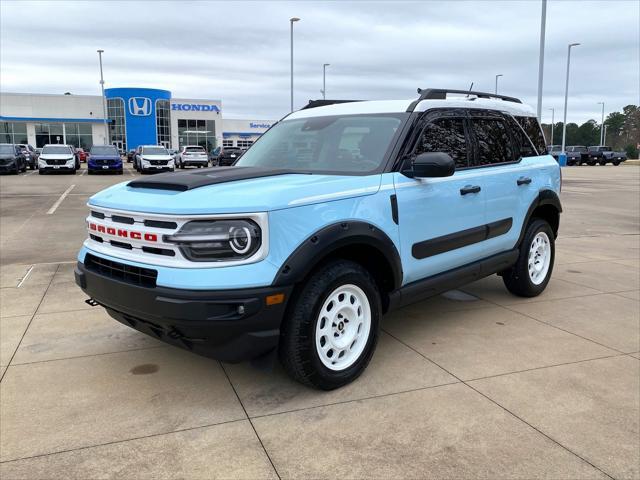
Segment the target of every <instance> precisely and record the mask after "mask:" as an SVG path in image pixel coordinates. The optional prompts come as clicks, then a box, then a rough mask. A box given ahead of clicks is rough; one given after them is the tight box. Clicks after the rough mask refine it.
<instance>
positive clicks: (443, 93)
mask: <svg viewBox="0 0 640 480" xmlns="http://www.w3.org/2000/svg"><path fill="white" fill-rule="evenodd" d="M448 93H457V94H460V95H467V96H469V95H472V96H474V97H477V98H488V99H497V100H503V101H505V102H513V103H522V101H521V100H520V99H519V98H516V97H508V96H506V95H498V94H497V93H487V92H475V91H473V90H452V89H450V88H425V89H424V90H423V89H421V88H419V89H418V94H419V95H420V97H419V98H418V99H417V100H415V101H414V102H412V103H411V105H409V108H408V109H407V111H408V112H412V111H413V109H414V108H415V107H416V105H418V103H419V102H420V101H422V100H446V99H447V94H448Z"/></svg>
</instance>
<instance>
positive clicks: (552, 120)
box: [549, 108, 556, 145]
mask: <svg viewBox="0 0 640 480" xmlns="http://www.w3.org/2000/svg"><path fill="white" fill-rule="evenodd" d="M549 110H551V144H550V145H553V124H554V117H555V114H556V109H555V108H550V109H549Z"/></svg>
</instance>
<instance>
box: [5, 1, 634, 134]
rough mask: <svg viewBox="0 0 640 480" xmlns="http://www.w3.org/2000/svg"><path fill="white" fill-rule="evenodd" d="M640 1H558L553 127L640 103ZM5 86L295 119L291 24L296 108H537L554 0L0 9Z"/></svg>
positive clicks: (552, 52)
mask: <svg viewBox="0 0 640 480" xmlns="http://www.w3.org/2000/svg"><path fill="white" fill-rule="evenodd" d="M639 5H640V2H639V1H638V0H630V1H596V2H587V1H579V0H575V1H560V0H549V2H548V8H547V36H546V52H545V72H544V73H545V75H544V97H543V109H544V110H543V120H544V121H547V122H548V121H550V118H551V113H550V111H549V110H548V109H549V108H551V107H554V108H555V110H556V121H558V120H561V118H562V112H563V98H564V84H565V68H566V52H567V44H568V43H570V42H581V43H582V45H581V46H579V47H577V48H574V49H573V50H572V59H571V83H570V99H569V109H568V110H569V111H568V119H569V121H576V122H583V121H585V120H588V119H589V118H596V119H598V121H599V118H600V108H601V107H600V106H599V105H597V102H599V101H604V102H605V103H606V111H607V112H609V111H615V110H621V109H622V107H623V106H625V105H628V104H638V103H639V102H640V91H639V90H640V50H639V43H640V32H639V24H640V6H639ZM0 9H1V11H0V67H1V68H0V89H2V91H6V92H27V93H64V92H67V91H69V92H72V93H74V94H99V93H100V85H99V83H98V82H99V69H98V58H97V54H96V49H98V48H102V49H104V50H105V54H104V73H105V83H106V86H107V87H126V86H136V87H153V88H164V89H168V90H171V92H172V95H173V96H174V97H183V98H184V97H186V98H205V99H221V100H222V102H223V115H224V116H226V117H229V118H232V117H235V118H253V119H260V118H264V119H277V118H280V117H281V116H282V115H284V114H285V113H287V112H288V110H289V18H290V17H293V16H297V17H300V18H301V21H300V22H298V23H296V24H295V27H294V28H295V32H294V36H295V67H294V68H295V81H296V85H295V105H296V108H299V107H301V106H303V105H304V104H305V103H306V102H307V100H309V99H310V98H320V97H321V94H320V89H321V88H322V64H323V63H330V64H331V66H330V67H328V69H327V98H357V99H392V98H413V97H415V95H416V93H415V92H416V88H417V87H423V88H424V87H449V88H468V87H469V85H470V83H471V82H474V89H477V90H484V91H493V88H494V78H495V77H494V76H495V75H496V74H498V73H502V74H503V75H504V77H502V78H500V84H499V90H500V93H504V94H506V95H513V96H517V97H520V98H522V99H523V100H524V101H525V102H527V103H530V104H531V105H533V106H534V107H535V104H536V95H537V75H538V49H539V34H540V10H541V0H531V1H525V0H523V1H498V0H494V1H470V2H462V1H459V2H456V1H421V2H392V1H388V2H365V1H354V2H346V1H341V2H338V1H330V2H274V1H262V2H222V1H220V2H208V1H196V2H186V1H183V2H160V1H142V2H114V1H109V2H107V1H91V2H81V1H70V2H63V1H47V2H14V1H9V0H2V2H0Z"/></svg>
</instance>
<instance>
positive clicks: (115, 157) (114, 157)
mask: <svg viewBox="0 0 640 480" xmlns="http://www.w3.org/2000/svg"><path fill="white" fill-rule="evenodd" d="M91 160H121V158H120V155H90V156H89V161H91Z"/></svg>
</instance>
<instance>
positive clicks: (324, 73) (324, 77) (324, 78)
mask: <svg viewBox="0 0 640 480" xmlns="http://www.w3.org/2000/svg"><path fill="white" fill-rule="evenodd" d="M329 65H331V64H330V63H323V64H322V90H320V93H322V99H323V100H324V99H326V98H327V96H326V93H327V67H328V66H329Z"/></svg>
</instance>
